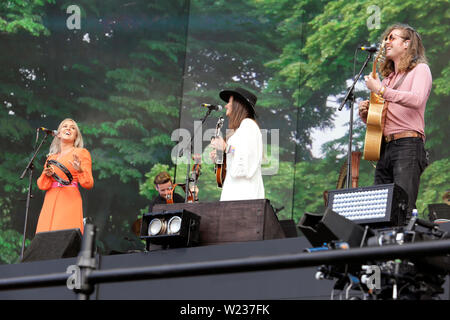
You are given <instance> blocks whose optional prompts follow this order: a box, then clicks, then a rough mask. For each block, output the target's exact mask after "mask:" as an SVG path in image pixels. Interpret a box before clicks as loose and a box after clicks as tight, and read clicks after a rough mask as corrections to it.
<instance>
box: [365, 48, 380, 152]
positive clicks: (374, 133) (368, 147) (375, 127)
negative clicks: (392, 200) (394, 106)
mask: <svg viewBox="0 0 450 320" xmlns="http://www.w3.org/2000/svg"><path fill="white" fill-rule="evenodd" d="M384 54H385V50H384V41H383V42H382V44H381V47H380V50H379V51H378V54H377V56H376V57H375V61H374V63H373V67H372V77H373V78H375V77H376V75H377V63H378V60H380V59H384ZM383 108H384V99H383V98H382V97H381V96H379V95H378V94H376V93H375V92H371V93H370V104H369V110H368V113H367V127H366V136H365V139H364V153H363V158H364V160H370V161H376V160H378V159H380V150H381V141H382V138H383V127H384V123H383V122H384V121H383V120H384V119H383Z"/></svg>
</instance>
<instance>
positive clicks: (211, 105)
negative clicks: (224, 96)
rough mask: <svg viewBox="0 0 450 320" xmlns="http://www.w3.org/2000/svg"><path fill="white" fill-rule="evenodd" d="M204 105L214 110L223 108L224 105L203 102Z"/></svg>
mask: <svg viewBox="0 0 450 320" xmlns="http://www.w3.org/2000/svg"><path fill="white" fill-rule="evenodd" d="M202 107H204V108H208V109H209V110H214V111H220V110H222V109H223V107H222V106H221V105H220V104H219V105H217V106H215V105H213V104H209V103H202Z"/></svg>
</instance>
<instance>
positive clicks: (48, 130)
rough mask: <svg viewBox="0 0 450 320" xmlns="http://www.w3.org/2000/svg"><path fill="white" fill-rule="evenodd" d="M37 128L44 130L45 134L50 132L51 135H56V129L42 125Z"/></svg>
mask: <svg viewBox="0 0 450 320" xmlns="http://www.w3.org/2000/svg"><path fill="white" fill-rule="evenodd" d="M38 130H41V131H44V132H45V133H46V134H51V135H52V136H56V135H58V130H50V129H47V128H44V127H40V128H38Z"/></svg>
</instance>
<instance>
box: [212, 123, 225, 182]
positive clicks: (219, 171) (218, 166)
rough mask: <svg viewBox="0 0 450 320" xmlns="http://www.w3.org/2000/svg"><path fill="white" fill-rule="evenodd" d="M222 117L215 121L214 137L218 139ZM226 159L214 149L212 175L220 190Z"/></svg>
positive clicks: (218, 150)
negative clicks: (214, 157) (214, 156)
mask: <svg viewBox="0 0 450 320" xmlns="http://www.w3.org/2000/svg"><path fill="white" fill-rule="evenodd" d="M223 121H224V120H223V117H220V118H219V120H218V121H217V125H216V133H215V137H216V138H218V137H219V136H220V129H221V128H222V126H223ZM226 160H227V157H226V155H225V153H224V151H223V150H221V149H216V159H215V166H214V173H215V174H216V182H217V186H218V187H219V188H222V186H223V183H224V181H225V176H226V174H227V170H226V162H227V161H226Z"/></svg>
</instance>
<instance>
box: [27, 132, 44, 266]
mask: <svg viewBox="0 0 450 320" xmlns="http://www.w3.org/2000/svg"><path fill="white" fill-rule="evenodd" d="M49 134H50V133H49V132H47V133H46V135H45V136H44V138H43V139H42V141H41V143H40V144H39V146H38V147H37V148H36V149H35V151H34V154H33V156H32V157H31V159H30V161H29V162H28V164H27V166H26V167H25V170H24V171H23V173H22V175H21V176H20V179H21V180H22V179H23V178H24V177H25V175H26V174H27V172H28V173H29V180H28V195H27V204H26V207H25V223H24V227H23V239H22V250H21V252H20V260H21V261H22V260H23V253H24V250H25V235H26V233H27V223H28V211H29V209H30V200H31V198H33V195H32V194H31V189H32V185H33V169H34V165H33V161H34V159H35V158H36V155H37V153H38V152H39V150H40V149H41V147H42V145H43V144H44V142H45V140H46V139H47V137H48V135H49Z"/></svg>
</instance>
